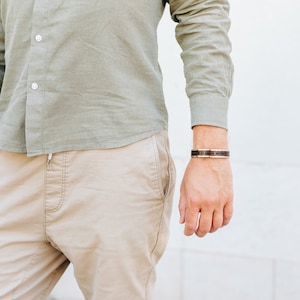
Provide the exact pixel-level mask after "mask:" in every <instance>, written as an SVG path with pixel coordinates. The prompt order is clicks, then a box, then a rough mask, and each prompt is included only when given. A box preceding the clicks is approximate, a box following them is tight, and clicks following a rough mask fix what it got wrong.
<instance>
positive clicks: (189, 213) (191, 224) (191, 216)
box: [184, 209, 199, 236]
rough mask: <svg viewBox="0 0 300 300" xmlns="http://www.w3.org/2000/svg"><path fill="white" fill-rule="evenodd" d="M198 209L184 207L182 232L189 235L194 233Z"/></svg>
mask: <svg viewBox="0 0 300 300" xmlns="http://www.w3.org/2000/svg"><path fill="white" fill-rule="evenodd" d="M198 218H199V211H198V210H195V209H194V210H192V209H186V212H185V226H184V234H185V235H187V236H190V235H192V234H194V233H195V231H196V229H197V225H198Z"/></svg>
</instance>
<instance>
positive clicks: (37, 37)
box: [25, 0, 48, 155]
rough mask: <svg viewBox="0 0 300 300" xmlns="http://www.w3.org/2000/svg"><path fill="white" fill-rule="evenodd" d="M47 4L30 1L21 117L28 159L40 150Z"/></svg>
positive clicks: (40, 0)
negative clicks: (29, 27)
mask: <svg viewBox="0 0 300 300" xmlns="http://www.w3.org/2000/svg"><path fill="white" fill-rule="evenodd" d="M47 2H48V0H36V1H34V7H33V13H32V32H31V45H30V54H29V64H28V76H27V101H26V117H25V136H26V148H27V153H28V154H29V155H34V154H35V153H38V152H41V151H42V149H43V141H44V139H43V131H44V118H43V117H44V113H43V112H44V109H46V108H45V107H46V105H47V103H46V97H45V88H46V70H47V22H48V12H47V9H46V8H47Z"/></svg>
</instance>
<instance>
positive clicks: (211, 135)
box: [193, 125, 228, 150]
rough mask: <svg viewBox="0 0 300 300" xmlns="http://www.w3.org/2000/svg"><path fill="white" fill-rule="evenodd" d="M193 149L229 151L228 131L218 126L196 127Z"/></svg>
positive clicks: (194, 129)
mask: <svg viewBox="0 0 300 300" xmlns="http://www.w3.org/2000/svg"><path fill="white" fill-rule="evenodd" d="M193 149H222V150H228V139H227V130H226V129H225V128H221V127H216V126H207V125H197V126H194V127H193Z"/></svg>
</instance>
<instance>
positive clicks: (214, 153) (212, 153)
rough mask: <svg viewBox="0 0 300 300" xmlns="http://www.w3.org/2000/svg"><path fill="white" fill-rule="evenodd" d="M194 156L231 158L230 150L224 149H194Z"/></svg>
mask: <svg viewBox="0 0 300 300" xmlns="http://www.w3.org/2000/svg"><path fill="white" fill-rule="evenodd" d="M191 155H192V157H208V158H229V157H230V151H229V150H223V149H192V151H191Z"/></svg>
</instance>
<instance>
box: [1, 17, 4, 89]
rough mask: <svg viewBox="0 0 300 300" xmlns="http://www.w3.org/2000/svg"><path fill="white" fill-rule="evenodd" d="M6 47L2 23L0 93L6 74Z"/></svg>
mask: <svg viewBox="0 0 300 300" xmlns="http://www.w3.org/2000/svg"><path fill="white" fill-rule="evenodd" d="M4 49H5V45H4V29H3V26H2V23H1V21H0V91H1V88H2V83H3V77H4V72H5V59H4V52H5V50H4Z"/></svg>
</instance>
